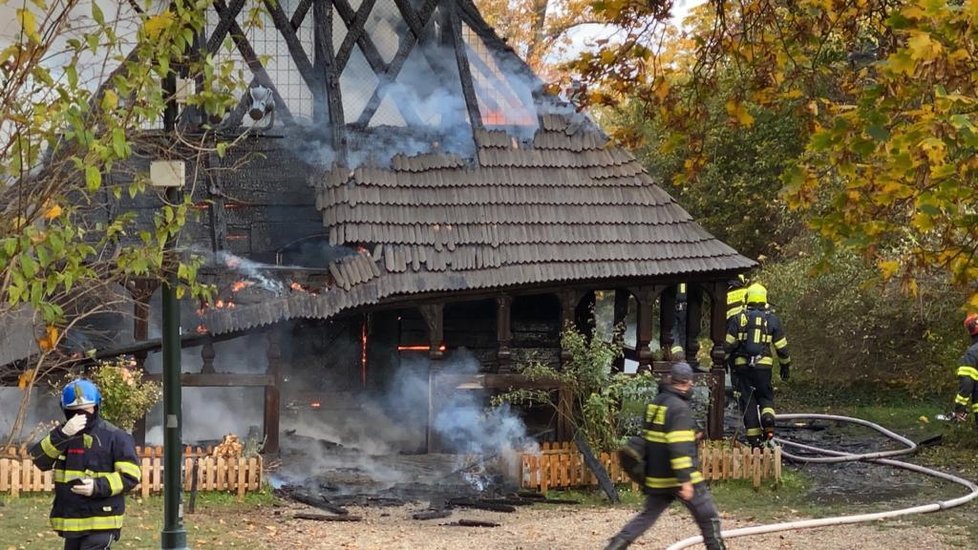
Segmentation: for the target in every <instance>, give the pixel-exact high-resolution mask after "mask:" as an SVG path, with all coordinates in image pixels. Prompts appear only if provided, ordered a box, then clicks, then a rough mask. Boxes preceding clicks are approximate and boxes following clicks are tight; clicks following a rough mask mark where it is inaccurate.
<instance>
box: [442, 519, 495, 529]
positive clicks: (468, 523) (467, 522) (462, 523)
mask: <svg viewBox="0 0 978 550" xmlns="http://www.w3.org/2000/svg"><path fill="white" fill-rule="evenodd" d="M448 525H451V526H453V527H499V524H498V523H496V522H494V521H482V520H475V519H460V520H458V521H456V522H454V523H449V524H448Z"/></svg>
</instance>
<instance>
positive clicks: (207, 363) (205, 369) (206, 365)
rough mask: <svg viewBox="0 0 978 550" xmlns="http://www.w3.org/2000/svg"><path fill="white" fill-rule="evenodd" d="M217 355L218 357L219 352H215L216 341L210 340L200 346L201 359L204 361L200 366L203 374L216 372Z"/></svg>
mask: <svg viewBox="0 0 978 550" xmlns="http://www.w3.org/2000/svg"><path fill="white" fill-rule="evenodd" d="M215 357H217V353H215V352H214V342H213V341H210V340H208V341H207V342H206V343H204V345H203V346H201V347H200V359H201V362H202V365H201V367H200V373H201V374H215V371H214V358H215Z"/></svg>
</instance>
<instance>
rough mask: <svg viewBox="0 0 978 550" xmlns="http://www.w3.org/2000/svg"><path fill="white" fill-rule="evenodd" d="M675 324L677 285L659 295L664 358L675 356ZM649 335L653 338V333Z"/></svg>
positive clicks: (660, 334) (660, 347) (660, 331)
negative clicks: (673, 332) (673, 328)
mask: <svg viewBox="0 0 978 550" xmlns="http://www.w3.org/2000/svg"><path fill="white" fill-rule="evenodd" d="M639 311H641V310H639ZM649 315H652V309H651V308H649ZM675 324H676V287H675V286H670V287H668V288H664V289H663V291H662V294H661V295H660V296H659V349H661V350H662V357H663V358H667V359H672V358H673V357H672V345H673V344H674V343H675V340H674V339H673V337H672V327H673V326H674V325H675ZM650 330H651V329H650ZM649 337H650V338H651V333H650V335H649Z"/></svg>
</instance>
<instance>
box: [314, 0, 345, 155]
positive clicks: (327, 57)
mask: <svg viewBox="0 0 978 550" xmlns="http://www.w3.org/2000/svg"><path fill="white" fill-rule="evenodd" d="M312 16H313V50H314V58H313V59H314V67H315V72H316V81H317V87H316V88H315V89H314V90H313V120H314V121H315V122H316V124H323V123H325V122H326V121H325V120H323V118H324V117H323V114H324V113H323V112H322V109H323V107H326V114H328V115H329V121H328V124H329V130H330V136H331V138H332V145H333V150H334V151H336V153H337V155H338V159H339V162H340V164H345V163H346V147H345V145H344V136H343V130H344V126H345V125H346V122H345V121H344V116H343V97H342V95H341V92H340V78H339V73H338V72H337V70H336V56H335V55H334V52H333V7H332V5H331V4H330V2H329V1H328V0H313V5H312Z"/></svg>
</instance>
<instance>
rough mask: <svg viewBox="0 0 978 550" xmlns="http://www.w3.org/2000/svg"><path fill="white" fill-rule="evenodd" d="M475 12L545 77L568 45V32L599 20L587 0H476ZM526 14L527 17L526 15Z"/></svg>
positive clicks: (551, 70)
mask: <svg viewBox="0 0 978 550" xmlns="http://www.w3.org/2000/svg"><path fill="white" fill-rule="evenodd" d="M477 3H478V5H479V11H480V12H481V13H482V15H483V16H485V18H486V21H487V22H488V23H489V24H490V25H492V26H493V27H495V28H496V30H497V32H499V34H500V35H501V36H503V37H504V38H505V39H506V40H507V41H508V42H509V44H510V45H511V46H513V48H514V49H515V50H516V52H517V53H518V54H519V55H520V57H522V58H523V59H524V60H526V62H527V63H528V64H529V65H530V67H532V68H533V70H535V71H537V72H538V73H539V74H540V75H541V76H542V77H543V78H544V79H545V80H551V79H554V78H556V74H554V71H553V68H554V66H555V64H556V62H557V58H559V57H560V56H561V55H562V54H564V53H566V48H567V46H569V45H570V33H571V32H572V31H573V30H574V29H576V28H578V27H581V26H584V25H589V24H595V23H600V21H599V20H598V19H597V18H595V17H594V16H593V14H592V12H591V4H592V2H590V1H588V0H478V2H477ZM527 15H529V17H528V16H527Z"/></svg>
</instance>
